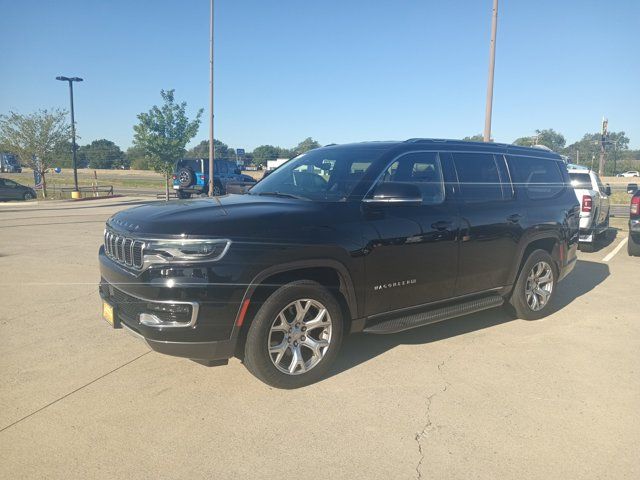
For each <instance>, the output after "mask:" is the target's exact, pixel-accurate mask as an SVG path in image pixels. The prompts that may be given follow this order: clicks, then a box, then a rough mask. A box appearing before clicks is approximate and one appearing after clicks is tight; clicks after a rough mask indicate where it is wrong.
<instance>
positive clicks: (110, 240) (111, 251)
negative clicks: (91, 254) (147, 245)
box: [104, 230, 144, 270]
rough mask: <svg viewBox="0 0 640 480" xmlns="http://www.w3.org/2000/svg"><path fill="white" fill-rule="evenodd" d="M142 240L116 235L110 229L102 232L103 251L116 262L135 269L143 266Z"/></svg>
mask: <svg viewBox="0 0 640 480" xmlns="http://www.w3.org/2000/svg"><path fill="white" fill-rule="evenodd" d="M143 249H144V242H143V241H142V240H136V239H133V238H130V237H126V236H124V235H118V234H116V233H114V232H112V231H110V230H107V231H106V232H105V234H104V253H105V254H106V255H107V256H109V257H110V258H111V259H113V260H115V261H116V262H117V263H120V264H121V265H124V266H126V267H133V268H135V269H137V270H140V269H142V267H143V264H144V262H143V255H142V250H143Z"/></svg>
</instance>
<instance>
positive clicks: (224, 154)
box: [187, 139, 236, 160]
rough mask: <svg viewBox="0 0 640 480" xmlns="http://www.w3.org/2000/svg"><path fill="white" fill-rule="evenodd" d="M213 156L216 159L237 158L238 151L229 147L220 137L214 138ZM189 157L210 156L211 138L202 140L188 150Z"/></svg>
mask: <svg viewBox="0 0 640 480" xmlns="http://www.w3.org/2000/svg"><path fill="white" fill-rule="evenodd" d="M213 148H214V150H215V151H214V152H213V156H214V158H216V159H224V160H235V158H236V153H235V150H234V149H233V148H229V147H228V146H227V144H226V143H223V142H221V141H220V140H218V139H214V140H213ZM187 156H188V157H194V158H209V140H202V141H201V142H200V143H199V144H198V145H196V146H195V147H193V148H192V149H190V150H189V151H187Z"/></svg>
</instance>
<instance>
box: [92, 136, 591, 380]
mask: <svg viewBox="0 0 640 480" xmlns="http://www.w3.org/2000/svg"><path fill="white" fill-rule="evenodd" d="M579 215H580V205H579V203H578V201H577V198H576V196H575V193H574V191H573V189H572V188H571V186H570V185H569V176H568V174H567V169H566V167H565V165H564V163H563V162H562V159H561V158H560V156H559V155H557V154H555V153H552V152H547V151H543V150H539V149H533V148H525V147H516V146H512V145H501V144H492V143H472V142H460V141H446V140H429V139H412V140H407V141H404V142H371V143H359V144H351V145H337V146H327V147H324V148H319V149H316V150H312V151H310V152H307V153H305V154H303V155H300V156H299V157H297V158H295V159H293V160H290V161H289V162H288V163H287V164H286V165H283V166H282V167H280V168H279V169H277V170H276V171H274V172H273V173H272V174H271V175H269V176H268V177H267V178H266V179H264V180H262V181H261V182H260V183H258V184H257V185H256V186H255V187H253V188H252V189H251V191H250V192H249V194H248V195H228V196H225V197H221V198H219V199H216V200H213V199H211V200H210V199H201V200H191V201H185V202H180V203H175V204H165V203H154V204H149V205H144V206H139V207H135V208H132V209H129V210H125V211H122V212H119V213H117V214H115V215H114V216H113V217H111V218H110V219H109V220H108V221H107V225H106V230H105V235H104V246H102V247H100V253H99V256H100V268H101V275H102V280H101V286H100V293H101V296H102V298H103V300H104V303H103V315H104V317H105V318H106V319H107V320H108V321H109V322H110V323H111V324H112V325H113V326H114V327H119V326H122V327H125V328H127V329H129V330H131V331H132V332H134V333H135V334H136V335H138V336H140V337H141V338H143V339H144V341H146V342H147V343H148V344H149V345H150V346H151V348H153V349H154V350H157V351H159V352H162V353H166V354H170V355H177V356H182V357H187V358H191V359H195V360H198V361H200V362H203V363H207V362H208V363H209V364H217V363H226V361H227V359H229V358H230V357H232V356H234V355H236V356H238V357H240V358H241V359H242V360H243V361H244V363H245V365H246V366H247V368H248V369H249V370H250V371H251V372H252V373H253V374H255V375H256V376H257V377H258V378H260V379H261V380H263V381H264V382H266V383H268V384H270V385H273V386H276V387H281V388H295V387H299V386H302V385H306V384H309V383H311V382H314V381H316V380H318V379H320V378H321V377H322V376H323V375H325V373H326V372H327V370H328V369H329V368H330V366H331V363H332V362H333V361H334V359H335V358H336V356H337V354H338V350H339V348H340V344H341V342H342V339H343V337H344V335H345V334H347V333H349V332H362V331H364V332H366V333H372V334H387V333H394V332H399V331H402V330H406V329H410V328H414V327H419V326H422V325H427V324H429V323H433V322H437V321H440V320H445V319H449V318H453V317H457V316H460V315H465V314H468V313H472V312H477V311H480V310H484V309H488V308H493V307H498V306H500V305H502V304H503V303H506V304H507V305H508V306H509V308H511V310H512V311H513V312H514V314H515V315H516V316H517V317H519V318H524V319H537V318H540V317H543V316H545V315H547V314H548V313H549V312H550V311H551V308H552V307H551V304H552V299H553V297H554V295H555V292H556V289H557V283H558V282H559V281H560V280H561V279H562V278H564V277H565V276H566V275H567V274H568V273H569V272H570V271H571V270H572V268H573V267H574V265H575V261H576V250H577V245H578V226H579V225H578V223H579Z"/></svg>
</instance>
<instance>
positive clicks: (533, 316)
mask: <svg viewBox="0 0 640 480" xmlns="http://www.w3.org/2000/svg"><path fill="white" fill-rule="evenodd" d="M540 262H544V263H546V264H547V265H548V266H549V267H550V271H551V275H552V285H551V291H550V292H549V297H548V298H547V300H546V302H545V304H544V306H543V307H542V308H540V309H539V310H534V308H532V307H531V306H530V305H529V303H528V301H527V293H526V292H527V287H528V279H529V276H530V274H531V272H532V269H533V268H534V266H537V265H538V264H539V263H540ZM557 279H558V269H557V267H556V264H555V262H554V261H553V258H551V255H549V253H548V252H546V251H544V250H534V251H533V252H531V254H530V255H529V258H527V260H526V261H525V262H524V265H523V266H522V269H521V270H520V274H519V275H518V280H516V284H515V286H514V287H513V291H512V292H511V298H510V299H509V306H510V307H511V309H512V311H513V313H514V314H515V316H516V317H517V318H522V319H523V320H538V319H539V318H542V317H545V316H547V315H548V314H549V313H550V312H551V306H552V304H553V298H554V297H555V292H556V288H557Z"/></svg>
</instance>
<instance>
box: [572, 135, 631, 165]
mask: <svg viewBox="0 0 640 480" xmlns="http://www.w3.org/2000/svg"><path fill="white" fill-rule="evenodd" d="M601 140H602V134H601V133H585V134H584V136H583V137H582V139H581V140H579V141H577V142H575V143H572V144H571V145H569V146H568V147H567V148H565V149H564V151H563V152H562V153H564V155H567V156H568V157H569V158H570V159H571V161H572V162H574V163H578V162H579V163H581V164H582V165H586V166H588V167H590V168H595V169H597V168H598V167H597V165H598V161H599V158H600V148H601ZM628 150H629V137H627V136H626V134H625V132H609V135H608V136H607V140H606V142H605V155H606V162H605V174H606V175H613V174H614V163H615V164H616V165H615V170H617V171H621V170H624V169H626V168H627V167H626V165H627V164H628V162H626V159H631V158H630V157H629V156H627V151H628ZM630 165H632V163H631V164H630ZM629 168H631V167H629ZM615 173H617V172H615Z"/></svg>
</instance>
